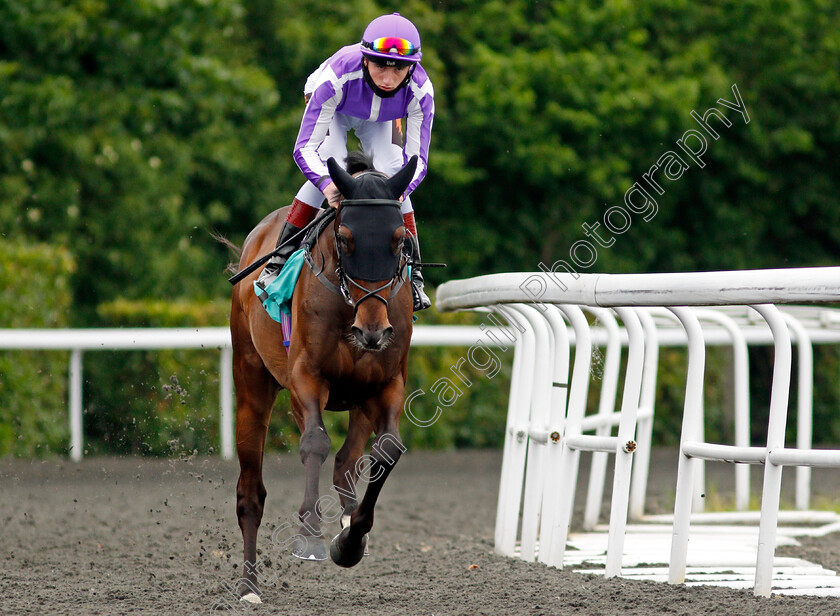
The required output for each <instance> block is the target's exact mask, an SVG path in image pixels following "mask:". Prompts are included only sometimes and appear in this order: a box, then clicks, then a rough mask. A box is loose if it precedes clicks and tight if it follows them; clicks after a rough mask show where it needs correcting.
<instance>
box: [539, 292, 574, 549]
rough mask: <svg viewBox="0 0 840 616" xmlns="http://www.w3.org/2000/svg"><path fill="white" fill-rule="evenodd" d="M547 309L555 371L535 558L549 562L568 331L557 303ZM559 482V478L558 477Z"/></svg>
mask: <svg viewBox="0 0 840 616" xmlns="http://www.w3.org/2000/svg"><path fill="white" fill-rule="evenodd" d="M545 306H547V307H548V311H547V312H545V313H544V316H545V317H546V319H547V320H548V324H549V327H550V328H551V331H552V333H553V338H554V371H553V373H552V375H551V409H550V412H549V420H548V427H547V428H546V433H547V435H546V436H547V438H546V453H545V457H544V459H543V464H544V465H545V468H546V472H545V473H543V477H544V480H543V488H542V490H543V506H542V512H541V513H540V550H539V554H538V559H539V561H540V562H541V563H545V564H548V562H549V557H550V554H551V542H552V535H553V533H554V530H555V525H556V520H557V506H556V503H555V502H554V498H553V495H554V494H555V493H556V492H557V490H558V489H559V487H560V486H559V483H560V482H558V480H557V479H558V478H557V475H555V473H554V472H553V471H554V470H555V469H559V468H560V464H561V463H562V458H563V446H562V443H563V433H564V431H565V424H566V405H567V403H568V393H569V356H570V351H569V330H568V327H567V326H566V322H565V321H564V320H563V316H562V315H561V313H560V310H559V309H558V308H557V306H554V305H551V304H545ZM560 481H562V477H561V478H560Z"/></svg>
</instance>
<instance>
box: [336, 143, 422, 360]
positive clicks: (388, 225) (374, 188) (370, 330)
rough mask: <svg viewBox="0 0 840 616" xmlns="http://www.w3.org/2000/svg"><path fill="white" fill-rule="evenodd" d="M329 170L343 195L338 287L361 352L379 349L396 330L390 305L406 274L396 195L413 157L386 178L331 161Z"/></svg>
mask: <svg viewBox="0 0 840 616" xmlns="http://www.w3.org/2000/svg"><path fill="white" fill-rule="evenodd" d="M327 167H328V168H329V171H330V177H331V178H332V180H333V181H334V182H335V185H336V187H337V188H338V190H339V191H340V192H341V194H342V196H343V197H344V200H343V201H342V202H341V204H340V206H339V209H338V214H337V217H336V223H335V230H336V231H335V235H336V238H335V240H336V252H337V255H338V274H339V285H340V287H341V289H342V292H343V293H344V296H345V300H346V301H347V303H348V304H350V305H352V306H353V309H354V321H353V325H352V326H351V332H352V335H353V340H354V342H355V343H356V344H357V345H358V346H360V347H361V348H364V349H366V350H369V351H379V350H381V349H383V348H385V346H387V344H388V343H389V342H390V340H391V337H392V335H393V332H394V328H393V327H392V326H391V323H390V321H389V319H388V302H389V300H390V299H391V298H392V297H393V296H395V295H396V292H397V291H399V289H400V287H401V286H402V284H403V282H404V281H405V278H406V276H407V272H406V271H405V262H404V260H403V257H402V254H403V251H402V248H403V242H404V240H405V227H404V226H403V218H402V214H401V213H400V201H399V197H400V195H402V194H403V192H405V189H406V187H407V186H408V185H409V183H410V182H411V179H412V178H413V177H414V172H415V170H416V168H417V157H416V156H414V157H412V158H411V160H410V161H409V162H408V163H407V164H406V165H405V166H404V167H403V168H402V169H401V170H399V171H398V172H397V173H395V174H394V175H393V176H392V177H390V178H389V177H388V176H386V175H385V174H383V173H380V172H379V171H375V170H373V169H372V168H368V169H366V170H363V171H361V172H360V173H358V174H356V176H355V177H354V176H353V175H351V174H350V173H349V172H348V171H346V170H344V169H342V168H341V166H340V165H339V164H338V163H337V162H336V161H335V159H332V158H331V159H329V160H328V161H327ZM371 300H372V301H371Z"/></svg>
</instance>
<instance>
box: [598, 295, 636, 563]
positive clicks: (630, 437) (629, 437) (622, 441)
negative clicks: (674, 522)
mask: <svg viewBox="0 0 840 616" xmlns="http://www.w3.org/2000/svg"><path fill="white" fill-rule="evenodd" d="M614 310H615V311H616V313H617V314H618V316H619V317H621V320H622V321H623V322H624V328H625V329H626V330H627V336H628V339H629V340H628V345H627V371H626V373H625V377H624V392H623V394H622V397H621V420H620V421H619V424H618V446H617V447H616V450H615V474H614V476H613V493H612V503H611V506H610V530H609V535H608V538H607V562H606V567H605V570H604V576H605V577H608V578H610V577H615V576H618V575H621V561H622V557H623V555H624V531H625V529H626V528H627V512H628V505H629V499H630V473H631V471H632V469H633V452H634V451H635V450H636V442H635V438H636V414H637V412H638V409H639V397H640V395H641V391H642V370H643V368H644V359H645V335H644V331H643V330H642V324H641V322H640V321H639V317H638V316H637V315H636V311H635V309H633V308H615V309H614Z"/></svg>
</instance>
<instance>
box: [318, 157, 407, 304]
mask: <svg viewBox="0 0 840 616" xmlns="http://www.w3.org/2000/svg"><path fill="white" fill-rule="evenodd" d="M364 173H371V172H363V173H362V174H359V175H363V174H364ZM372 173H378V172H372ZM354 205H368V206H371V205H384V206H397V207H399V206H400V202H399V201H397V200H394V199H345V200H344V201H342V207H345V206H354ZM336 216H337V212H336V214H335V215H333V216H332V217H331V218H333V219H334V218H335V217H336ZM324 229H325V227H322V230H324ZM333 242H334V245H335V251H336V255H337V257H338V259H337V261H338V263H337V265H336V268H335V276H336V278H337V279H338V284H335V283H333V282H332V281H331V280H330V279H329V278H327V276H326V273H325V271H324V267H325V266H326V262H327V259H326V255H325V254H324V253H323V251H320V249H319V251H320V252H321V265H320V267H318V266H317V265H316V264H315V261H314V259H313V258H312V251H311V250H307V252H306V255H305V261H306V264H307V265H308V266H309V269H310V270H312V273H313V274H314V275H315V277H316V278H317V279H318V280H319V281H320V282H321V284H322V285H324V287H326V288H327V289H328V290H329V291H331V292H332V293H335V294H336V295H338V296H339V297H341V298H342V299H343V300H344V302H345V303H346V304H347V305H348V306H351V307H352V308H353V314H354V315H355V314H356V312H358V310H359V306H360V305H361V304H362V303H363V302H364V301H366V300H368V299H371V298H376V299H378V300H379V301H381V302H382V303H383V304H385V306H386V307H387V306H388V302H389V301H390V300H391V299H392V298H393V297H394V296H395V295H396V294H397V293H398V292H399V291H400V289H401V288H402V286H403V284H405V281H406V280H407V276H406V269H407V266H408V259H406V257H405V255H404V254H403V255H402V256H401V257H400V262H399V264H398V265H397V270H396V271H395V272H394V275H393V276H392V277H391V279H390V280H389V281H388V282H386V283H385V284H383V285H382V286H381V287H378V288H376V289H373V290H368V289H367V288H366V287H364V286H363V285H361V284H359V283H358V282H357V281H356V280H354V279H353V277H352V276H350V275H349V274H347V271H346V269H345V267H344V262H343V259H342V252H341V243H340V242H339V241H338V225H336V226H335V227H334V229H333ZM316 244H317V242H316ZM313 248H314V246H313ZM351 285H352V286H353V287H356V288H357V289H360V290H361V291H363V292H364V295H363V296H362V297H360V298H359V299H358V300H357V301H354V300H353V298H352V297H351V296H350V287H351ZM389 287H391V292H390V294H389V295H388V297H387V298H385V297H382V296H381V295H379V293H380V292H381V291H384V290H385V289H387V288H389Z"/></svg>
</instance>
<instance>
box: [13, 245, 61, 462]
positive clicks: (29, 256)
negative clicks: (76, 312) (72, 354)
mask: <svg viewBox="0 0 840 616" xmlns="http://www.w3.org/2000/svg"><path fill="white" fill-rule="evenodd" d="M74 272H75V262H74V260H73V258H72V256H71V255H70V253H69V252H68V251H67V250H65V249H63V248H58V247H54V246H47V245H43V244H25V243H21V242H17V241H10V240H6V239H0V328H41V327H67V325H68V316H67V315H68V312H69V309H70V305H71V292H70V288H71V285H70V278H71V276H72V275H73V273H74ZM68 359H69V353H67V352H45V351H0V456H5V455H15V456H39V455H46V454H48V453H51V452H59V453H65V452H66V451H67V448H68V439H69V426H68V420H67V371H68Z"/></svg>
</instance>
